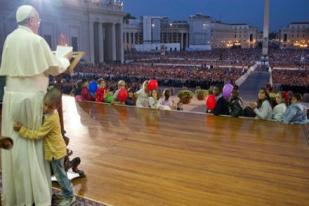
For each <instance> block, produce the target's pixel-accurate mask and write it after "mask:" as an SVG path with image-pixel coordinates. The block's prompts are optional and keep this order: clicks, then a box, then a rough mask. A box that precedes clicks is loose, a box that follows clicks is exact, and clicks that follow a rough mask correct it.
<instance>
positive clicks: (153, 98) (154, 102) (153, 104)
mask: <svg viewBox="0 0 309 206" xmlns="http://www.w3.org/2000/svg"><path fill="white" fill-rule="evenodd" d="M148 102H149V107H150V108H151V109H158V106H159V104H158V91H157V90H155V89H154V90H152V91H151V92H150V97H149V98H148Z"/></svg>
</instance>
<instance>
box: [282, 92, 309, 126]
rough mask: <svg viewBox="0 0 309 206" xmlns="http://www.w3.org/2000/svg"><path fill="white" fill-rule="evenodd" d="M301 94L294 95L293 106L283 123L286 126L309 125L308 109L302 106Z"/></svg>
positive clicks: (285, 115)
mask: <svg viewBox="0 0 309 206" xmlns="http://www.w3.org/2000/svg"><path fill="white" fill-rule="evenodd" d="M301 99H302V96H301V94H294V95H293V97H292V100H291V105H290V106H289V107H288V109H287V110H286V112H285V113H284V114H283V122H284V123H286V124H306V123H309V121H308V118H307V109H306V107H305V106H304V105H302V104H301V102H300V101H301Z"/></svg>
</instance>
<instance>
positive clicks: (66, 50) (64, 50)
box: [55, 45, 73, 57]
mask: <svg viewBox="0 0 309 206" xmlns="http://www.w3.org/2000/svg"><path fill="white" fill-rule="evenodd" d="M72 52H73V47H71V46H59V45H58V46H57V50H56V52H55V55H56V57H67V56H68V55H70V54H71V53H72Z"/></svg>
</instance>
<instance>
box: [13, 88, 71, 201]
mask: <svg viewBox="0 0 309 206" xmlns="http://www.w3.org/2000/svg"><path fill="white" fill-rule="evenodd" d="M43 101H44V107H43V112H44V121H43V125H42V126H41V127H40V128H39V129H37V130H30V129H28V128H26V127H24V126H23V125H22V124H21V123H20V122H15V123H14V126H13V129H14V130H15V131H16V132H18V133H19V135H20V136H21V137H23V138H27V139H31V140H35V139H40V138H43V139H44V140H43V141H44V157H45V160H47V161H49V162H50V164H51V167H52V170H53V172H54V175H55V177H56V179H57V181H58V183H59V185H60V186H61V189H62V194H63V197H64V199H63V200H62V201H61V202H60V204H59V206H69V205H71V204H72V203H73V202H75V196H74V193H73V188H72V184H71V181H70V180H69V179H68V176H67V173H66V171H65V169H64V157H65V156H66V155H67V149H66V144H65V142H64V139H63V137H62V134H61V125H60V119H59V114H58V112H57V108H58V106H59V105H60V104H61V92H60V91H59V90H58V89H56V88H52V89H50V90H49V91H48V92H47V93H46V95H45V97H44V100H43Z"/></svg>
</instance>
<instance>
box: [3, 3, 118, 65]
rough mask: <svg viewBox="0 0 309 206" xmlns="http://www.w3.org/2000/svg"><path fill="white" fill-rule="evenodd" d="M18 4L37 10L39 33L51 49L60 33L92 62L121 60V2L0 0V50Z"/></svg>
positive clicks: (12, 26)
mask: <svg viewBox="0 0 309 206" xmlns="http://www.w3.org/2000/svg"><path fill="white" fill-rule="evenodd" d="M21 4H30V5H33V6H34V7H35V8H37V10H38V11H39V13H40V17H41V19H42V21H41V27H40V35H41V36H42V37H44V38H45V40H46V41H47V42H48V44H49V45H50V47H51V48H52V49H53V50H54V49H56V46H57V41H58V37H59V36H60V34H61V33H63V34H65V35H66V36H67V37H68V40H69V44H71V45H72V46H73V48H74V50H81V51H85V52H86V56H85V60H86V61H91V62H93V63H104V62H116V61H117V62H123V59H124V54H123V35H122V34H123V16H124V12H123V4H122V2H121V1H119V0H63V1H58V0H54V1H36V0H28V1H22V2H21V1H18V0H11V1H7V0H0V5H1V7H0V50H1V52H2V47H3V43H4V40H5V38H6V36H7V35H8V34H9V33H10V32H12V31H13V30H14V29H15V28H16V26H17V25H16V19H15V13H16V9H17V8H18V6H20V5H21Z"/></svg>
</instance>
